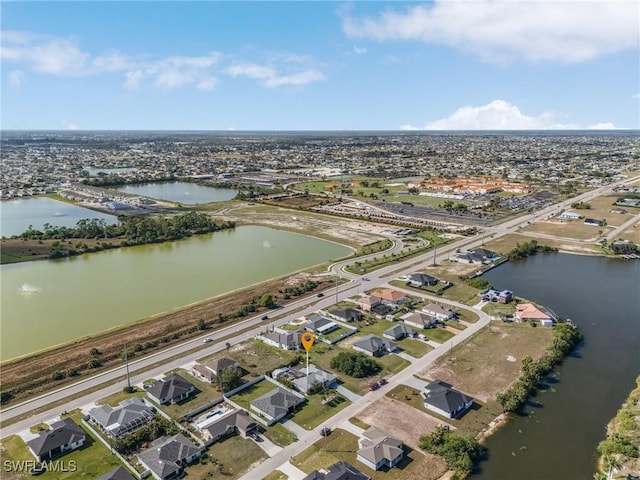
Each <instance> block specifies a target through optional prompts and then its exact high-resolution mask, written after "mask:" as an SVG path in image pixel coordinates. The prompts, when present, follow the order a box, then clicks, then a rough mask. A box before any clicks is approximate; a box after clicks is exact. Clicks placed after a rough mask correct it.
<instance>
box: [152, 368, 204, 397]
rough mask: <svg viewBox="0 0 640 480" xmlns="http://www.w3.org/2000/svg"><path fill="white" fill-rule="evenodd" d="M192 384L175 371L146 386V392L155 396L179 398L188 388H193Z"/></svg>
mask: <svg viewBox="0 0 640 480" xmlns="http://www.w3.org/2000/svg"><path fill="white" fill-rule="evenodd" d="M193 388H194V385H193V384H192V383H191V382H189V381H187V380H185V379H184V378H182V377H181V376H180V375H178V374H177V373H173V374H171V375H169V376H168V377H165V378H163V379H160V380H156V381H155V382H153V383H152V384H151V386H150V387H149V388H147V393H148V394H149V395H151V396H153V397H155V398H158V399H162V398H169V399H171V400H173V399H179V398H181V397H182V396H183V395H184V394H185V393H187V392H189V390H191V389H193Z"/></svg>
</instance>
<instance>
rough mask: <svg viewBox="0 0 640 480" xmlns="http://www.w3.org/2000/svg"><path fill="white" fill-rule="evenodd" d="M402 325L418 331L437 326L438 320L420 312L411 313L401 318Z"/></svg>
mask: <svg viewBox="0 0 640 480" xmlns="http://www.w3.org/2000/svg"><path fill="white" fill-rule="evenodd" d="M403 321H404V323H406V324H407V325H410V326H412V327H416V328H418V329H420V330H422V329H423V328H431V327H435V326H436V325H437V324H438V319H437V318H436V317H434V316H431V315H427V314H426V313H422V312H413V313H410V314H409V315H407V316H406V317H404V318H403Z"/></svg>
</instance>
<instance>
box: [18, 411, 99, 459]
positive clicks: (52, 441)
mask: <svg viewBox="0 0 640 480" xmlns="http://www.w3.org/2000/svg"><path fill="white" fill-rule="evenodd" d="M85 437H86V433H85V431H84V430H83V429H82V427H80V426H79V425H78V424H77V423H76V422H74V421H73V420H72V419H70V418H65V419H64V420H61V421H59V422H55V423H52V424H51V428H50V429H49V430H45V431H43V432H40V434H39V435H38V436H37V437H36V438H34V439H33V440H29V441H28V442H27V445H29V448H30V449H31V451H32V452H33V453H35V454H36V455H37V456H38V457H40V456H41V455H42V454H45V453H47V452H50V451H52V450H55V449H56V448H60V447H61V446H63V445H67V444H69V443H73V442H77V441H79V440H82V439H84V438H85Z"/></svg>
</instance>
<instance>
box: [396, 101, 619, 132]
mask: <svg viewBox="0 0 640 480" xmlns="http://www.w3.org/2000/svg"><path fill="white" fill-rule="evenodd" d="M557 117H558V115H557V114H556V113H554V112H543V113H542V114H540V115H537V116H532V115H526V114H524V113H522V112H521V111H520V109H519V108H518V107H517V106H516V105H512V104H510V103H509V102H506V101H504V100H494V101H493V102H491V103H488V104H487V105H483V106H481V107H471V106H465V107H461V108H458V109H457V110H456V111H455V112H453V113H452V114H451V115H449V116H448V117H446V118H442V119H440V120H436V121H434V122H430V123H428V124H427V125H425V126H424V127H415V126H413V125H403V126H402V127H400V128H401V129H403V130H559V129H565V130H567V129H568V130H572V129H573V130H579V129H583V128H584V127H581V126H580V125H578V124H574V123H559V122H558V119H557ZM587 128H589V129H606V130H612V129H615V128H616V127H615V125H613V124H612V123H610V122H607V123H598V124H595V125H592V126H589V127H587Z"/></svg>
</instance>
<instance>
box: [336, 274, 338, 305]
mask: <svg viewBox="0 0 640 480" xmlns="http://www.w3.org/2000/svg"><path fill="white" fill-rule="evenodd" d="M336 305H338V276H337V275H336Z"/></svg>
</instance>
